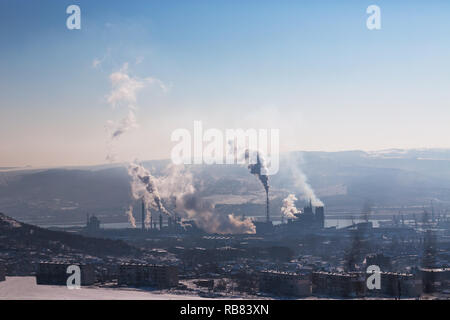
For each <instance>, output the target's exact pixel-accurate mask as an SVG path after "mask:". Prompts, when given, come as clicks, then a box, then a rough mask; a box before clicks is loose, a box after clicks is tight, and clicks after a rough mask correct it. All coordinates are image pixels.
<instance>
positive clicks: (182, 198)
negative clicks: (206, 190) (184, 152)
mask: <svg viewBox="0 0 450 320" xmlns="http://www.w3.org/2000/svg"><path fill="white" fill-rule="evenodd" d="M156 181H157V184H158V187H159V190H160V195H161V197H163V198H164V200H165V201H167V203H172V204H173V206H174V208H175V209H174V210H175V212H176V214H177V216H178V217H180V218H181V219H182V220H183V221H186V220H193V221H195V224H196V225H197V227H199V228H200V229H202V230H204V231H206V232H209V233H220V234H245V233H247V234H249V233H255V226H254V225H253V222H252V220H251V219H249V218H246V219H239V218H236V217H235V216H234V215H233V214H228V215H223V214H220V213H218V212H216V211H215V207H214V205H213V204H212V203H210V202H208V201H204V200H202V199H201V197H200V196H199V194H198V191H197V190H196V188H195V187H194V181H193V176H192V174H191V172H190V171H189V170H187V169H186V167H184V166H183V165H174V164H170V165H168V166H167V168H166V170H165V175H164V176H162V177H159V178H157V179H156Z"/></svg>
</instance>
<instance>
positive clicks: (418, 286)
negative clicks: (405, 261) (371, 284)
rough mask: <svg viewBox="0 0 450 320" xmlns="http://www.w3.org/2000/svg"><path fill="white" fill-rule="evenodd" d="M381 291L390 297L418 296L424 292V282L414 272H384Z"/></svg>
mask: <svg viewBox="0 0 450 320" xmlns="http://www.w3.org/2000/svg"><path fill="white" fill-rule="evenodd" d="M368 291H369V290H368ZM379 291H380V294H382V295H387V296H390V297H400V298H401V297H418V296H420V295H421V293H422V282H421V281H420V280H417V279H415V277H414V275H412V274H405V273H395V272H382V273H381V288H380V290H379Z"/></svg>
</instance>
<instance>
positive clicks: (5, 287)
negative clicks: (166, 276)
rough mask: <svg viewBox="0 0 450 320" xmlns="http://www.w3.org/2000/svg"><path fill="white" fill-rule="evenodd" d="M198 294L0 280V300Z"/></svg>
mask: <svg viewBox="0 0 450 320" xmlns="http://www.w3.org/2000/svg"><path fill="white" fill-rule="evenodd" d="M186 299H202V298H200V297H198V296H187V295H175V294H167V293H160V294H158V293H154V292H148V291H142V290H139V289H126V288H117V289H115V288H114V289H113V288H111V289H110V288H89V287H88V288H81V289H78V290H69V289H67V287H65V286H44V285H39V286H38V285H37V284H36V280H35V278H34V277H6V281H3V282H0V300H186Z"/></svg>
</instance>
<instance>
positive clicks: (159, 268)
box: [118, 264, 178, 289]
mask: <svg viewBox="0 0 450 320" xmlns="http://www.w3.org/2000/svg"><path fill="white" fill-rule="evenodd" d="M118 284H119V285H127V286H134V287H146V286H148V287H157V288H160V289H161V288H170V287H175V286H177V285H178V269H177V267H174V266H163V265H146V264H122V265H120V267H119V281H118Z"/></svg>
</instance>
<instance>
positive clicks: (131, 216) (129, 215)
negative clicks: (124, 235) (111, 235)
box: [126, 205, 136, 228]
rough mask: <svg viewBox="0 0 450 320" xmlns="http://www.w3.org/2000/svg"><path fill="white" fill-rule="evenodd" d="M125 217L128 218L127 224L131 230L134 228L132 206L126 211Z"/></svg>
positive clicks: (134, 220)
mask: <svg viewBox="0 0 450 320" xmlns="http://www.w3.org/2000/svg"><path fill="white" fill-rule="evenodd" d="M126 214H127V217H128V222H129V223H130V224H131V226H132V227H133V228H136V219H134V216H133V206H132V205H130V206H129V208H128V210H127V211H126Z"/></svg>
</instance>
